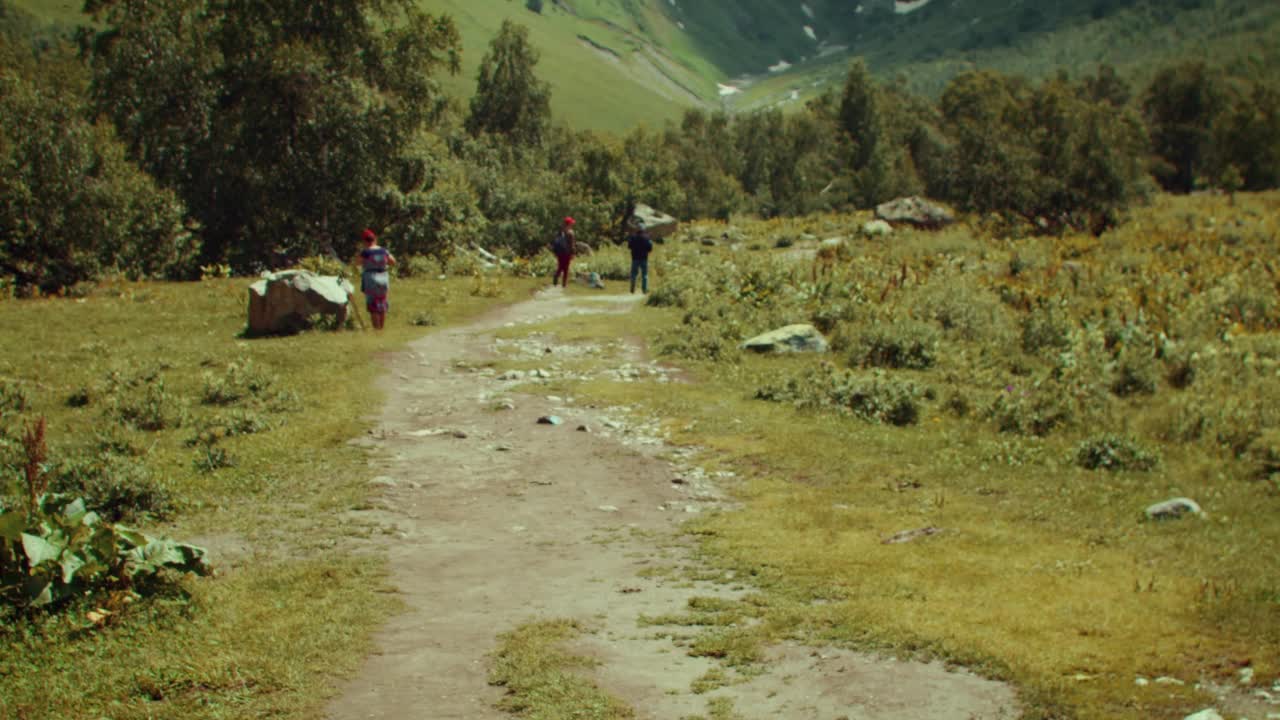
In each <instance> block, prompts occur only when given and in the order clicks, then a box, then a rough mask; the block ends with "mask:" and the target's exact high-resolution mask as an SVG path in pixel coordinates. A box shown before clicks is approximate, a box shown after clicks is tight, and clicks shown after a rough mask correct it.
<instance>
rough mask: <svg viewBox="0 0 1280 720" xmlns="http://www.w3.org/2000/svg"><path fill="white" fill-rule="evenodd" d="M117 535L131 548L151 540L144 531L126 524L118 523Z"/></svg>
mask: <svg viewBox="0 0 1280 720" xmlns="http://www.w3.org/2000/svg"><path fill="white" fill-rule="evenodd" d="M116 537H117V538H118V539H120V540H122V541H123V542H124V543H126V545H127V547H129V548H139V547H142V546H143V545H146V544H147V543H149V542H151V538H149V537H147V536H146V535H145V534H144V533H142V532H139V531H137V530H134V529H133V528H130V527H125V526H124V525H116Z"/></svg>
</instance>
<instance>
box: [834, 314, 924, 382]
mask: <svg viewBox="0 0 1280 720" xmlns="http://www.w3.org/2000/svg"><path fill="white" fill-rule="evenodd" d="M937 354H938V332H937V331H936V330H934V329H933V327H932V326H930V325H926V324H925V323H922V322H918V321H915V320H903V321H898V322H895V323H893V324H887V325H876V326H873V327H870V328H867V329H865V330H862V331H861V332H859V333H858V335H857V336H856V337H855V339H854V340H853V342H852V344H851V347H850V349H849V364H850V365H853V366H855V367H882V368H908V369H912V370H925V369H927V368H930V367H933V364H934V362H935V361H936V360H937Z"/></svg>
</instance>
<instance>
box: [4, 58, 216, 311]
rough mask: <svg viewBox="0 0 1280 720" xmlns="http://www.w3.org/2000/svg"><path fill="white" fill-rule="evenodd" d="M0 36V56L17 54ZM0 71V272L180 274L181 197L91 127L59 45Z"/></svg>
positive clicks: (29, 276) (25, 282)
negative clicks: (22, 71) (160, 185)
mask: <svg viewBox="0 0 1280 720" xmlns="http://www.w3.org/2000/svg"><path fill="white" fill-rule="evenodd" d="M26 52H27V51H26V50H17V51H16V52H15V51H14V49H13V48H12V47H11V46H9V43H8V42H7V41H6V40H4V39H3V38H0V57H4V56H8V57H11V58H15V59H16V58H18V57H21V56H23V55H24V53H26ZM26 57H27V62H25V63H24V65H25V71H26V72H25V74H26V75H27V77H23V76H21V75H20V74H19V73H18V72H17V71H15V70H14V69H13V68H14V66H8V67H0V117H3V118H5V121H4V122H3V123H0V274H3V275H4V276H7V277H9V278H12V279H13V281H14V282H16V284H18V285H19V286H27V287H38V288H40V289H41V290H44V291H46V292H52V291H56V290H59V289H62V288H65V287H67V286H70V285H73V284H75V283H77V282H80V281H82V280H88V279H91V278H93V277H96V276H98V275H99V274H101V273H103V272H107V271H110V270H120V271H124V272H127V273H128V274H129V275H131V276H134V277H180V276H182V275H184V274H186V273H187V272H189V271H190V269H191V268H192V267H193V265H192V260H193V256H194V253H195V250H196V245H195V242H194V240H193V239H192V238H191V236H190V234H189V233H188V232H187V231H186V230H185V228H184V227H183V225H182V216H183V208H182V204H181V202H180V201H179V200H178V199H177V198H176V197H175V196H174V195H173V194H172V193H170V192H167V191H164V190H161V189H159V188H157V187H156V185H155V183H154V182H153V181H152V180H151V178H150V177H148V176H147V175H146V174H145V173H143V172H141V171H140V170H139V169H138V168H137V166H135V165H134V164H132V163H131V162H130V161H129V160H128V159H127V158H126V156H125V149H124V146H123V145H122V144H121V143H120V142H119V141H118V139H117V138H116V136H115V133H114V131H113V129H112V128H111V126H110V125H109V124H106V123H94V122H91V121H90V120H89V119H88V118H89V117H90V116H91V113H90V112H89V108H88V106H87V102H86V96H85V92H84V85H85V78H84V77H83V72H82V70H81V69H80V66H79V64H78V63H77V61H76V59H75V58H74V56H73V55H72V54H71V51H70V50H68V49H65V48H59V49H54V50H51V51H48V52H45V53H43V54H42V55H41V56H40V57H39V58H36V57H34V56H30V55H27V56H26Z"/></svg>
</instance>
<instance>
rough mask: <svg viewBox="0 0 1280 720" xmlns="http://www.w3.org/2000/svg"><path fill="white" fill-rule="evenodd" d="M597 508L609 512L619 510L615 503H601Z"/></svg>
mask: <svg viewBox="0 0 1280 720" xmlns="http://www.w3.org/2000/svg"><path fill="white" fill-rule="evenodd" d="M596 509H597V510H599V511H600V512H608V513H614V512H618V508H617V507H616V506H613V505H601V506H600V507H598V508H596Z"/></svg>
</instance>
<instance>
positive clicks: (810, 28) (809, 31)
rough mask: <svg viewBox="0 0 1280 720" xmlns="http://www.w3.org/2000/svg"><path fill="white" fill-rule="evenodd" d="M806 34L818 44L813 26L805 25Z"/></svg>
mask: <svg viewBox="0 0 1280 720" xmlns="http://www.w3.org/2000/svg"><path fill="white" fill-rule="evenodd" d="M926 2H927V0H926ZM804 34H805V35H808V36H809V39H810V40H812V41H814V42H818V33H816V32H814V30H813V26H812V25H805V26H804Z"/></svg>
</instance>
